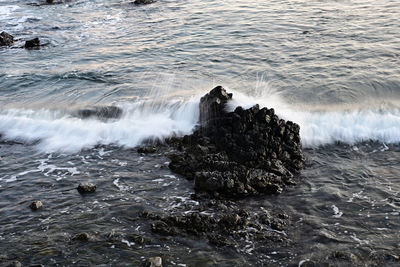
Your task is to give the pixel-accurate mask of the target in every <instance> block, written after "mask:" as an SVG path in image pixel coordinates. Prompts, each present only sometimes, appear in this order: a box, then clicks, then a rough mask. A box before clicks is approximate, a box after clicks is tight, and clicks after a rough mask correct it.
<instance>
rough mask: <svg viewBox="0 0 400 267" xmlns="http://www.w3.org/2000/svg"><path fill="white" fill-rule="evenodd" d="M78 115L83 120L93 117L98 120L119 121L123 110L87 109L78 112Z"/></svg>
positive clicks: (112, 108)
mask: <svg viewBox="0 0 400 267" xmlns="http://www.w3.org/2000/svg"><path fill="white" fill-rule="evenodd" d="M77 115H78V117H80V118H82V119H87V118H92V117H95V118H97V119H118V118H120V117H121V115H122V109H121V108H119V107H116V106H107V107H94V108H86V109H81V110H78V112H77Z"/></svg>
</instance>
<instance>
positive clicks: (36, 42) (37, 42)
mask: <svg viewBox="0 0 400 267" xmlns="http://www.w3.org/2000/svg"><path fill="white" fill-rule="evenodd" d="M24 47H25V48H27V49H30V48H37V47H40V40H39V38H34V39H32V40H27V41H25V46H24Z"/></svg>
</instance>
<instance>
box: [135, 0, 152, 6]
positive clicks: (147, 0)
mask: <svg viewBox="0 0 400 267" xmlns="http://www.w3.org/2000/svg"><path fill="white" fill-rule="evenodd" d="M155 2H157V1H156V0H135V1H134V2H133V3H134V4H135V5H149V4H152V3H155Z"/></svg>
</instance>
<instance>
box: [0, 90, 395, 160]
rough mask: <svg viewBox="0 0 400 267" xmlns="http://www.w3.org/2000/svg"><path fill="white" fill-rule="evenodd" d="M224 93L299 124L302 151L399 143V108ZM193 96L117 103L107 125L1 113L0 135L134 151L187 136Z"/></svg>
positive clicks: (59, 147)
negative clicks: (293, 102) (117, 112)
mask: <svg viewBox="0 0 400 267" xmlns="http://www.w3.org/2000/svg"><path fill="white" fill-rule="evenodd" d="M228 91H230V92H233V94H234V100H233V101H232V102H231V103H230V104H229V107H227V108H228V110H233V109H234V108H235V107H236V106H238V105H241V106H244V107H250V106H252V105H254V104H255V103H259V104H260V106H266V107H269V108H270V107H273V108H275V110H276V112H277V114H278V115H279V116H280V117H282V118H283V119H286V120H292V121H294V122H297V123H298V124H299V125H300V126H301V133H300V134H301V138H302V142H303V145H304V146H306V147H312V146H318V145H324V144H330V143H333V142H336V141H341V142H345V143H349V144H352V143H357V142H361V141H368V140H375V141H381V142H385V143H399V142H400V110H399V109H396V108H387V109H385V110H383V109H372V108H370V109H356V110H350V111H349V110H347V111H325V112H323V111H318V112H315V111H298V110H295V109H293V108H292V107H289V106H288V105H286V104H285V103H284V102H283V101H280V97H279V94H278V95H276V94H270V95H269V96H268V97H262V96H258V97H250V96H247V95H244V94H241V93H239V92H235V91H233V90H230V89H229V90H228ZM199 98H200V97H199V96H197V97H193V98H191V99H190V100H185V101H184V100H168V101H167V100H166V101H163V102H160V103H157V102H151V101H148V102H137V103H133V104H132V103H129V104H128V103H125V104H121V105H119V106H120V107H121V108H122V109H123V114H124V115H123V116H122V118H120V119H118V120H110V121H107V122H104V121H100V120H96V119H85V120H83V119H80V118H77V117H73V116H71V115H68V114H65V113H64V114H63V113H60V112H54V111H49V110H36V111H34V110H21V109H13V110H5V111H1V112H0V133H1V134H2V135H3V139H8V140H21V141H25V142H33V141H39V143H38V145H37V146H38V148H39V150H41V151H45V152H69V153H71V152H77V151H79V150H81V149H84V148H90V147H93V146H95V145H96V144H104V145H107V144H115V145H120V146H125V147H135V146H138V145H140V144H141V143H142V142H143V141H144V140H148V139H163V138H166V137H168V136H171V135H173V134H177V135H184V134H188V133H190V132H191V131H192V130H193V129H194V127H195V125H196V123H197V121H198V117H199V108H198V105H199Z"/></svg>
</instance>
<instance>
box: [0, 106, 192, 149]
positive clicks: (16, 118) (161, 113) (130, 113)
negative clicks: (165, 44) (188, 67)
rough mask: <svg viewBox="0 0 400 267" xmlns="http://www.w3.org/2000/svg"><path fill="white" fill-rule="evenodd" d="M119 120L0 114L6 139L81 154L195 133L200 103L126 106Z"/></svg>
mask: <svg viewBox="0 0 400 267" xmlns="http://www.w3.org/2000/svg"><path fill="white" fill-rule="evenodd" d="M121 107H122V109H123V110H124V115H123V116H122V118H120V119H118V120H109V121H100V120H96V119H80V118H76V117H73V116H71V115H67V114H62V113H60V112H53V111H49V110H38V111H33V110H16V109H14V110H8V111H3V112H1V113H0V133H1V134H3V139H6V140H19V141H23V142H35V141H39V143H38V145H37V147H38V149H39V150H41V151H44V152H67V153H71V152H77V151H79V150H81V149H84V148H90V147H93V146H95V145H97V144H103V145H108V144H114V145H120V146H125V147H135V146H138V145H140V144H141V143H142V142H143V141H145V140H149V139H153V140H157V139H158V140H162V139H164V138H166V137H168V136H171V135H172V134H177V135H184V134H188V133H190V132H191V130H192V129H193V127H194V126H195V124H196V122H197V120H198V102H197V100H195V99H191V100H189V101H186V102H182V101H178V100H177V101H171V102H168V103H164V104H162V103H161V104H159V105H146V104H144V103H135V104H124V105H122V106H121Z"/></svg>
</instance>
